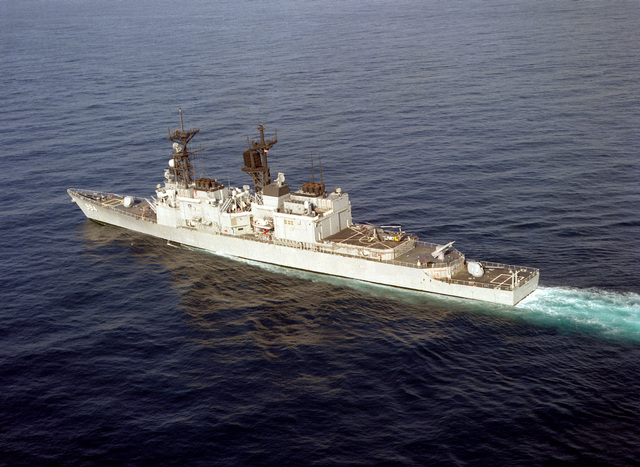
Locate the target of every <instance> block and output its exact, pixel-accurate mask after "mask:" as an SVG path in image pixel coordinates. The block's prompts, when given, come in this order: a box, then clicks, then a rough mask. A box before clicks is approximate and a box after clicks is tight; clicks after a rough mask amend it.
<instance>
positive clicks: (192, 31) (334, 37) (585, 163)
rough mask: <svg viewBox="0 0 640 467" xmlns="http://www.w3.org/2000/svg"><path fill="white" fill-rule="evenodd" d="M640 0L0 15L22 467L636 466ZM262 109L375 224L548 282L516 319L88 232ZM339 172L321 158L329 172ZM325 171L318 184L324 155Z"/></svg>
mask: <svg viewBox="0 0 640 467" xmlns="http://www.w3.org/2000/svg"><path fill="white" fill-rule="evenodd" d="M639 19H640V6H639V4H638V3H637V2H636V1H623V0H620V1H618V0H616V1H610V2H601V1H591V0H587V1H582V2H552V1H547V0H542V1H537V2H528V1H504V0H490V1H476V0H471V1H468V2H436V1H427V2H418V1H409V0H406V1H402V0H400V1H385V0H380V1H364V0H353V1H329V0H327V1H320V0H318V1H304V2H302V1H293V0H291V1H287V0H275V1H270V2H266V1H253V2H232V1H226V0H221V1H219V2H197V1H189V0H187V1H183V2H164V1H153V2H152V1H147V0H143V1H140V2H120V1H104V0H97V1H93V2H82V1H74V0H59V1H54V0H40V1H35V0H26V1H20V2H17V1H12V0H4V1H2V2H0V26H1V28H0V37H1V38H2V41H0V51H1V52H0V53H1V56H2V65H1V66H0V71H1V73H2V75H1V76H2V87H1V89H2V92H1V93H0V105H1V107H2V109H3V112H2V117H0V118H1V122H2V128H3V131H4V134H5V135H6V136H7V138H5V142H4V145H3V149H2V151H1V152H0V155H1V158H2V162H3V166H4V170H3V176H2V185H1V186H2V188H1V189H0V193H1V196H0V200H1V203H2V210H1V214H0V227H1V230H0V235H1V237H0V238H1V241H0V265H2V279H3V287H2V288H1V289H0V319H1V322H2V326H0V427H1V429H0V464H1V465H44V464H46V465H102V464H116V465H120V464H125V465H243V466H246V465H372V464H383V465H433V464H435V465H510V466H511V465H593V464H599V465H637V463H638V462H639V461H640V448H639V447H638V446H640V431H639V429H638V427H639V426H640V391H639V386H640V266H639V265H640V252H639V248H638V247H639V246H640V229H639V227H640V208H639V207H638V206H640V189H639V181H640V170H639V169H640V162H639V155H640V154H639V148H640V81H639V80H638V76H640V47H639V46H638V44H640V27H639V25H640V23H639ZM178 107H181V108H182V109H183V114H184V121H185V126H187V127H199V128H200V130H201V132H200V134H199V135H198V136H197V137H196V141H197V144H200V145H202V146H203V147H204V148H205V151H204V152H202V153H200V155H199V157H198V159H197V161H196V162H197V165H196V170H197V174H198V175H206V176H209V177H212V178H218V179H220V180H222V181H224V182H230V183H231V184H232V185H240V186H241V185H244V184H249V183H250V180H249V178H248V177H247V176H246V175H244V174H243V173H242V172H241V171H240V170H239V169H240V166H241V152H242V150H243V149H244V145H245V144H246V137H247V136H251V137H253V136H255V135H256V134H257V133H256V126H257V125H258V124H259V123H263V124H265V126H266V128H267V132H268V133H270V132H272V131H273V129H274V128H277V129H278V138H279V142H278V144H277V146H276V147H275V148H274V149H273V150H272V151H271V152H270V164H271V166H272V172H274V173H277V172H284V173H285V174H286V176H287V180H288V181H289V183H290V184H291V185H292V186H293V187H296V186H299V185H300V184H301V183H302V182H306V181H310V178H311V174H310V171H311V168H310V159H311V157H312V156H313V157H316V158H317V157H320V158H321V159H322V168H323V178H324V182H325V183H326V184H327V186H328V187H330V188H333V187H341V188H343V189H344V190H345V191H347V192H349V194H350V197H351V201H352V206H353V215H354V218H355V219H356V220H358V221H362V222H371V223H377V224H401V225H402V226H403V228H404V229H405V230H407V231H410V232H414V233H416V234H417V235H419V236H420V237H421V238H422V239H423V240H427V241H435V242H448V241H451V240H455V241H456V246H457V247H458V248H459V249H460V250H461V251H463V252H465V253H466V255H467V257H469V258H477V259H483V260H490V261H497V262H506V263H511V264H522V265H528V266H533V267H538V268H540V270H541V286H540V289H539V290H538V291H536V292H535V293H534V294H533V295H532V296H530V297H529V298H527V299H526V300H524V301H523V302H522V303H521V304H519V305H518V306H517V307H515V308H514V307H504V306H498V305H492V304H486V303H480V302H471V301H465V300H459V299H454V298H445V297H438V296H430V295H424V294H419V293H413V292H408V291H402V290H397V289H391V288H386V287H380V286H374V285H370V284H363V283H359V282H356V281H349V280H344V279H337V278H330V277H324V276H317V275H313V274H308V273H304V272H300V271H290V270H283V269H281V268H277V267H272V266H261V265H256V264H253V263H250V262H238V261H233V260H231V259H229V258H222V257H217V256H213V255H208V254H204V253H201V252H196V251H191V250H187V249H182V248H174V247H171V246H169V245H167V244H166V242H163V241H160V240H157V239H153V238H148V237H145V236H142V235H138V234H135V233H131V232H127V231H123V230H120V229H116V228H113V227H108V226H99V225H96V224H93V223H91V222H90V221H87V220H86V219H85V218H84V217H83V215H82V213H81V212H80V210H79V209H78V208H77V206H75V205H74V204H72V203H71V202H70V199H69V197H68V195H67V194H66V189H67V188H69V187H81V188H91V189H97V190H103V191H112V192H119V193H132V194H136V195H142V196H149V195H151V194H153V190H154V187H155V185H156V184H157V183H160V182H161V181H162V177H163V169H164V167H165V165H166V161H167V160H168V158H169V157H170V150H171V147H170V143H169V142H168V141H167V140H166V136H165V131H166V130H165V128H166V127H177V126H176V125H178V124H179V118H178ZM316 170H317V167H316ZM316 175H317V172H316Z"/></svg>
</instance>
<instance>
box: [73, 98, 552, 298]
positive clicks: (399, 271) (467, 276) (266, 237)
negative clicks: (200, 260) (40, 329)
mask: <svg viewBox="0 0 640 467" xmlns="http://www.w3.org/2000/svg"><path fill="white" fill-rule="evenodd" d="M198 132H199V129H197V128H196V129H188V130H185V129H184V124H183V118H182V110H180V128H179V129H176V130H174V131H173V132H172V131H171V130H170V129H169V136H168V140H169V141H171V142H173V151H172V155H171V158H170V159H169V162H168V165H167V167H166V168H165V169H164V184H163V185H160V184H159V185H158V186H157V189H156V196H155V197H150V198H139V197H136V196H131V195H120V194H115V193H107V192H101V191H93V190H84V189H77V188H70V189H69V190H68V193H69V195H70V196H71V198H72V200H73V201H74V202H76V203H77V204H78V206H79V207H80V209H81V210H82V212H83V213H84V214H85V215H86V217H87V218H89V219H91V220H93V221H95V222H98V223H101V224H109V225H113V226H117V227H122V228H125V229H129V230H133V231H136V232H141V233H143V234H147V235H152V236H154V237H159V238H163V239H166V240H167V241H169V242H171V243H173V244H180V245H185V246H188V247H191V248H196V249H201V250H205V251H207V252H211V253H214V254H219V255H224V256H228V257H233V258H241V259H247V260H251V261H257V262H261V263H268V264H274V265H278V266H282V267H286V268H295V269H300V270H304V271H310V272H314V273H319V274H328V275H332V276H339V277H344V278H349V279H355V280H358V281H364V282H371V283H375V284H381V285H385V286H392V287H399V288H404V289H410V290H417V291H421V292H426V293H433V294H441V295H448V296H453V297H460V298H465V299H473V300H482V301H486V302H492V303H499V304H505V305H516V304H517V303H519V302H520V301H521V300H522V299H524V298H525V297H526V296H528V295H529V294H531V293H532V292H533V291H534V290H536V288H537V287H538V281H539V277H540V273H539V270H538V269H536V268H531V267H525V266H515V265H507V264H500V263H493V262H487V261H476V260H467V258H466V257H465V255H464V254H462V253H461V252H460V251H458V250H457V249H456V248H455V247H454V246H453V244H454V242H449V243H445V244H437V243H428V242H424V241H420V240H419V239H418V237H416V236H415V235H412V234H410V233H407V232H404V231H403V230H402V229H401V228H400V227H397V226H375V225H369V224H362V223H354V222H353V220H352V218H351V203H350V201H349V195H348V194H347V193H346V192H344V191H342V190H341V189H340V188H335V189H334V190H333V191H331V192H328V191H327V189H326V187H325V184H324V182H323V179H322V175H321V171H320V182H319V183H317V182H316V181H315V177H313V176H312V181H311V182H305V183H302V184H301V188H300V189H298V190H295V191H293V190H292V189H291V188H290V187H289V184H288V183H287V182H286V179H285V176H284V174H283V173H279V174H278V175H277V177H275V179H272V177H271V172H270V169H269V164H268V153H269V150H270V149H271V148H272V147H273V146H274V145H275V144H276V143H277V142H278V136H277V131H275V132H274V138H273V139H267V138H266V137H265V128H264V126H263V125H259V126H258V132H259V136H258V137H257V138H255V139H253V140H250V139H249V138H247V149H246V150H245V151H244V152H243V162H244V166H243V167H242V171H243V172H245V173H246V174H248V175H249V176H250V177H251V179H252V181H253V190H251V187H250V186H249V185H245V186H243V187H242V188H240V187H231V186H225V185H224V184H222V183H221V182H220V181H218V180H216V179H211V178H198V179H196V178H195V176H194V169H193V164H192V161H191V157H190V156H191V155H193V154H194V153H195V152H198V151H199V150H198V151H190V150H189V149H188V147H189V145H190V143H191V141H192V139H193V138H194V137H195V136H196V134H197V133H198Z"/></svg>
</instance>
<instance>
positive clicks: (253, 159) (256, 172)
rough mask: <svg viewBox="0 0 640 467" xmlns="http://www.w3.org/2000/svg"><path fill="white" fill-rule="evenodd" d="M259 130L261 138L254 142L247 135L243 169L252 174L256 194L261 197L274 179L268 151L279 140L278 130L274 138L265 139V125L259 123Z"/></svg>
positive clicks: (243, 154)
mask: <svg viewBox="0 0 640 467" xmlns="http://www.w3.org/2000/svg"><path fill="white" fill-rule="evenodd" d="M258 131H259V132H260V139H259V140H256V139H254V140H253V142H250V141H249V138H248V137H247V146H248V149H247V150H246V151H245V152H243V153H242V156H243V158H244V167H243V168H242V171H243V172H246V173H248V174H249V175H251V178H252V179H253V187H254V191H255V194H256V196H258V197H261V196H262V190H263V188H264V187H265V186H267V185H268V184H270V183H271V181H272V180H271V173H270V172H269V163H268V161H267V153H268V152H269V149H271V148H272V147H273V145H274V144H276V143H277V142H278V130H276V131H275V136H274V139H272V140H267V139H265V137H264V126H263V125H258Z"/></svg>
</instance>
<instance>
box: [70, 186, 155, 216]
mask: <svg viewBox="0 0 640 467" xmlns="http://www.w3.org/2000/svg"><path fill="white" fill-rule="evenodd" d="M77 193H78V194H79V195H82V196H84V197H85V198H88V199H90V200H91V201H93V202H96V203H99V204H101V205H102V206H105V207H107V208H110V209H113V210H116V211H121V212H123V213H125V214H127V215H129V216H133V217H137V218H140V219H146V220H150V221H156V220H157V215H156V213H155V211H154V210H153V209H151V206H150V205H149V202H148V201H147V200H146V199H141V198H133V202H132V204H131V206H125V205H124V198H125V197H124V196H121V195H116V194H111V193H99V192H95V193H87V192H77Z"/></svg>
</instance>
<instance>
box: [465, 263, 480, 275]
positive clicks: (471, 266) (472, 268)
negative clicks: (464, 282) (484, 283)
mask: <svg viewBox="0 0 640 467" xmlns="http://www.w3.org/2000/svg"><path fill="white" fill-rule="evenodd" d="M467 271H469V274H471V275H472V276H473V277H482V276H484V268H483V267H482V264H480V263H477V262H476V261H469V262H468V263H467Z"/></svg>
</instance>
